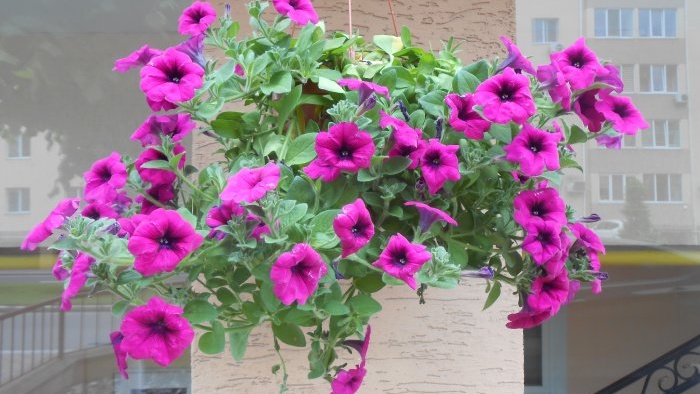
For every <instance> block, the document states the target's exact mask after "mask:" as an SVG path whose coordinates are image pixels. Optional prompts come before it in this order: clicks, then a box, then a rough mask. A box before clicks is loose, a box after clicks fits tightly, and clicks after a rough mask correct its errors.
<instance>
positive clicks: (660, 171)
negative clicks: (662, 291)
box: [516, 0, 700, 244]
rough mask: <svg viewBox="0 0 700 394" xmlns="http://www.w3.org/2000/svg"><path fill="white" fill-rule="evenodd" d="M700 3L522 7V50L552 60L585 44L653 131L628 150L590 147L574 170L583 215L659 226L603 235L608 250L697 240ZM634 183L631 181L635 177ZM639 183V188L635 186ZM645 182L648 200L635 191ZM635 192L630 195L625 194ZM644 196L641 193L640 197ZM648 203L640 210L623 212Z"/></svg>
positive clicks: (575, 2)
mask: <svg viewBox="0 0 700 394" xmlns="http://www.w3.org/2000/svg"><path fill="white" fill-rule="evenodd" d="M696 9H698V5H697V4H695V3H694V2H688V1H685V0H664V1H652V0H643V1H633V0H606V1H603V0H564V1H557V0H518V1H517V12H516V19H517V43H518V45H519V46H520V48H521V50H522V52H523V53H525V54H528V55H531V56H532V60H533V62H534V63H536V64H542V63H548V62H549V54H550V53H552V52H556V51H560V50H562V49H563V48H565V47H566V46H568V45H570V44H571V43H573V42H574V41H575V40H576V39H577V38H578V37H581V36H583V37H585V38H586V44H587V45H588V46H589V47H591V48H592V49H593V50H594V51H595V52H596V53H597V54H598V56H599V57H600V58H601V59H603V60H606V61H610V62H612V63H613V64H615V65H616V66H618V69H619V70H620V73H621V76H622V79H623V81H624V83H625V93H624V94H625V95H628V96H630V97H631V98H632V99H633V101H634V103H635V104H636V105H637V107H638V108H639V110H640V111H641V112H642V114H643V115H644V116H645V118H646V120H647V122H648V123H649V128H648V129H647V130H643V131H642V132H640V133H639V134H638V135H636V136H629V137H626V138H625V139H624V142H623V149H622V152H616V151H609V150H607V149H605V148H599V147H597V146H596V144H595V143H590V144H589V145H588V146H587V147H586V148H580V149H581V151H579V152H578V159H579V160H580V161H582V164H583V168H584V171H583V173H580V172H570V173H569V174H568V176H567V177H566V178H565V181H564V184H563V185H562V188H563V192H564V198H565V199H566V200H567V202H569V203H571V204H572V205H573V206H574V207H575V208H576V209H577V211H580V212H585V213H589V212H595V213H598V214H599V215H601V216H602V217H603V218H604V219H605V220H606V221H608V222H607V223H603V225H604V226H605V225H608V226H611V227H615V225H614V224H615V223H617V224H618V225H619V226H623V225H624V222H627V221H629V218H628V216H629V215H631V214H637V215H648V220H646V222H647V223H649V224H650V226H651V227H652V228H650V229H649V230H648V231H637V233H641V234H646V237H641V239H635V238H634V237H631V236H629V235H628V236H627V237H625V236H624V235H625V233H624V232H622V234H619V233H617V232H612V233H611V232H609V231H605V230H607V229H606V228H602V230H604V231H602V235H603V236H604V237H605V238H608V239H606V241H607V242H608V243H632V244H634V243H639V242H635V241H644V242H653V243H662V244H699V243H700V175H699V174H700V153H699V152H700V137H699V136H698V135H697V133H693V128H694V127H695V128H697V122H698V119H697V117H696V116H694V114H693V105H694V104H695V103H697V102H698V99H697V97H699V96H698V94H700V89H698V88H697V86H696V85H698V84H699V83H700V82H698V81H700V80H697V78H696V77H695V76H694V75H693V73H692V70H693V66H694V65H697V64H698V61H700V50H699V49H698V48H697V44H698V41H699V40H700V31H698V29H697V28H694V27H693V26H692V23H689V22H688V21H689V20H690V21H692V16H693V15H695V16H696V17H697V16H698V14H697V11H696ZM632 178H634V179H632ZM635 180H636V181H638V182H634V181H635ZM633 183H640V184H641V185H643V189H644V190H643V198H639V196H638V195H634V194H635V193H634V190H635V189H634V188H633V189H632V192H631V193H630V190H629V189H630V185H631V184H633ZM628 194H632V195H628ZM637 194H638V193H637ZM639 200H642V201H643V207H645V208H642V209H641V211H640V210H639V209H637V210H635V209H632V210H631V211H632V212H633V213H625V206H626V205H629V204H631V202H630V201H632V203H633V202H634V201H639Z"/></svg>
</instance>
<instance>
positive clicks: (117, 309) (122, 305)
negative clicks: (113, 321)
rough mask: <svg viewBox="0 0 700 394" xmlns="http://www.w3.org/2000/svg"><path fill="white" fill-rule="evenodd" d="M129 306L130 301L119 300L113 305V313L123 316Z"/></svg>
mask: <svg viewBox="0 0 700 394" xmlns="http://www.w3.org/2000/svg"><path fill="white" fill-rule="evenodd" d="M128 307H129V301H124V300H121V301H117V302H116V303H115V304H114V305H112V314H113V315H114V316H117V317H121V316H123V315H124V313H125V312H126V308H128Z"/></svg>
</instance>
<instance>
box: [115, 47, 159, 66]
mask: <svg viewBox="0 0 700 394" xmlns="http://www.w3.org/2000/svg"><path fill="white" fill-rule="evenodd" d="M162 53H163V51H161V50H160V49H156V48H151V47H149V46H148V45H144V46H142V47H141V48H139V49H137V50H136V51H135V52H133V53H132V54H130V55H129V56H127V57H123V58H121V59H117V60H115V61H114V68H112V71H118V72H120V73H123V72H127V71H129V70H131V69H132V68H136V67H142V66H145V65H146V64H148V62H149V61H151V59H152V58H153V57H155V56H158V55H160V54H162Z"/></svg>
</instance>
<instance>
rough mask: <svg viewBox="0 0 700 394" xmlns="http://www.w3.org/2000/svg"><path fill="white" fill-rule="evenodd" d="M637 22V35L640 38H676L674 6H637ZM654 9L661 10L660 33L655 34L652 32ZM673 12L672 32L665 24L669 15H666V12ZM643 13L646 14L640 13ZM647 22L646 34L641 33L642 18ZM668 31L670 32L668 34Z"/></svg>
mask: <svg viewBox="0 0 700 394" xmlns="http://www.w3.org/2000/svg"><path fill="white" fill-rule="evenodd" d="M637 11H638V12H637V21H638V22H637V23H638V26H639V28H638V31H639V37H641V38H678V13H677V10H676V9H675V8H639V9H638V10H637ZM654 11H660V12H661V15H660V16H661V20H660V23H661V29H660V30H661V31H660V34H658V35H655V34H654ZM671 12H672V13H673V19H672V20H673V32H669V26H667V22H668V21H669V17H668V16H667V13H671ZM643 13H646V15H644V16H643V15H642V14H643ZM645 19H646V21H647V23H648V25H647V26H648V32H647V33H646V34H642V20H645ZM669 33H670V34H669Z"/></svg>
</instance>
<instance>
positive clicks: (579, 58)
mask: <svg viewBox="0 0 700 394" xmlns="http://www.w3.org/2000/svg"><path fill="white" fill-rule="evenodd" d="M569 62H570V63H571V65H572V66H574V67H576V68H581V67H583V66H584V65H586V59H585V58H584V57H583V53H576V54H574V55H572V56H571V57H570V58H569Z"/></svg>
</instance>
